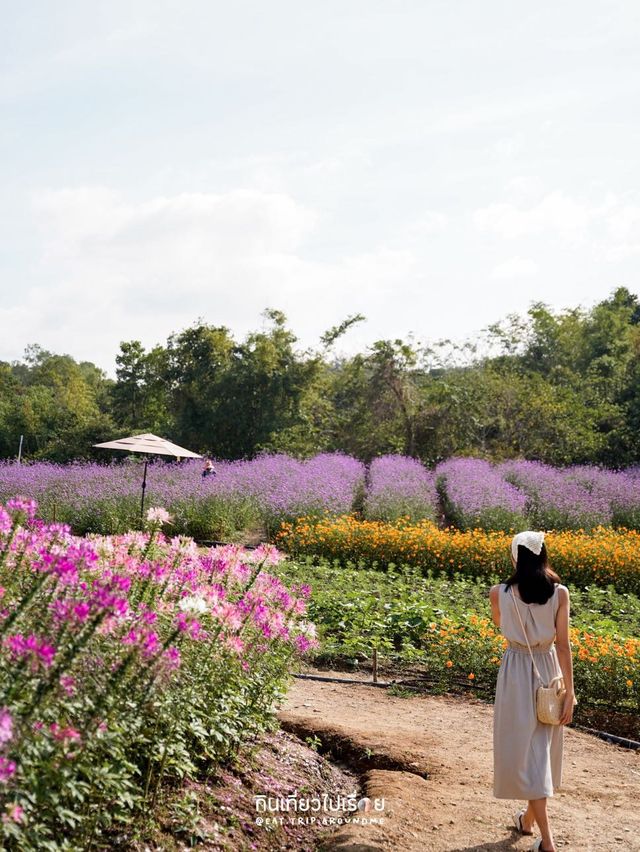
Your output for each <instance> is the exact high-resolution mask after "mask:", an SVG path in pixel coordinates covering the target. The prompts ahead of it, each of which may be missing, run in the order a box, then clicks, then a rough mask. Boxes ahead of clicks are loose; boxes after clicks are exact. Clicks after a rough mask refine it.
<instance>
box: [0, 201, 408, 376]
mask: <svg viewBox="0 0 640 852" xmlns="http://www.w3.org/2000/svg"><path fill="white" fill-rule="evenodd" d="M34 206H35V209H36V210H37V213H38V216H39V221H40V226H41V229H42V233H43V239H44V249H43V258H42V261H41V280H43V281H44V282H45V283H44V284H42V285H41V286H37V287H34V288H32V289H31V290H30V291H29V292H27V293H26V294H25V298H24V299H23V301H22V304H21V305H20V306H18V307H9V306H5V307H2V306H1V305H0V323H1V324H2V327H3V328H5V329H6V334H5V335H4V340H3V347H6V349H7V351H12V350H13V351H14V352H17V351H22V349H23V348H24V345H25V344H26V343H27V342H29V341H39V342H41V343H42V344H43V345H45V347H47V348H50V349H53V350H54V351H66V352H70V353H71V354H73V355H75V356H76V357H81V358H87V359H90V360H95V361H97V362H98V363H100V364H102V365H105V366H110V365H111V363H112V360H113V357H114V355H115V351H116V348H117V342H118V341H119V340H127V339H140V340H142V341H143V342H144V343H145V344H146V345H153V344H154V343H157V342H162V341H163V340H164V339H165V338H166V337H167V336H168V335H169V334H170V333H171V332H172V331H177V330H180V329H181V328H184V327H186V326H187V325H189V324H191V323H192V322H193V321H194V320H195V319H196V318H197V317H200V316H201V317H203V318H204V319H205V321H207V322H211V323H214V324H219V325H227V326H229V327H230V328H232V329H233V331H234V332H235V333H236V334H238V335H243V334H245V333H247V332H248V331H250V330H252V329H254V328H256V326H257V325H258V324H259V314H260V312H261V311H262V310H264V309H265V308H266V307H276V308H280V309H283V310H284V311H285V312H286V313H287V314H288V316H289V318H290V320H291V323H292V326H293V327H294V328H295V329H296V331H297V332H300V333H301V337H302V338H303V339H304V340H306V341H309V340H312V339H316V340H317V338H318V336H319V334H320V333H321V332H322V331H324V330H325V329H326V328H328V327H330V326H331V325H334V324H335V323H336V322H337V321H339V320H340V319H342V318H344V316H346V314H347V313H350V312H353V311H356V310H359V311H364V312H366V313H367V315H368V316H369V315H375V314H376V313H377V314H379V315H381V316H383V317H386V316H387V310H388V305H389V304H390V300H391V299H392V297H393V294H394V292H395V291H396V290H397V289H398V288H400V287H402V286H405V285H406V284H407V282H409V283H410V282H412V281H413V280H414V278H415V277H416V274H417V265H416V258H415V257H414V255H413V253H412V251H410V250H407V249H403V248H398V249H395V248H390V247H387V246H385V245H380V246H377V247H375V248H374V249H373V250H372V251H370V252H364V253H357V252H353V253H351V254H348V255H346V256H345V257H343V258H342V259H341V260H339V261H337V262H334V263H329V262H326V261H324V262H323V261H320V260H313V259H310V258H308V257H307V256H306V252H305V241H306V240H307V239H308V238H309V236H310V235H311V234H312V233H313V231H314V228H315V225H316V221H317V214H316V213H315V211H313V210H311V209H309V208H308V207H306V206H303V205H301V204H299V203H298V202H296V201H295V200H294V199H293V198H292V197H290V196H289V195H286V194H284V193H264V192H257V191H247V190H236V191H231V192H228V193H222V194H214V193H183V194H178V195H175V196H161V197H157V198H152V199H148V200H143V201H139V202H134V201H131V200H129V199H127V198H125V197H123V196H122V195H121V194H119V193H116V192H113V191H111V190H109V189H107V188H104V187H81V188H77V189H65V190H60V191H49V192H46V193H40V194H38V196H37V197H36V198H35V199H34ZM25 328H28V329H29V337H28V339H27V340H25V339H24V333H25V331H24V330H25Z"/></svg>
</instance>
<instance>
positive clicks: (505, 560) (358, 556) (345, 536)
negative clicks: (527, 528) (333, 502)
mask: <svg viewBox="0 0 640 852" xmlns="http://www.w3.org/2000/svg"><path fill="white" fill-rule="evenodd" d="M275 540H276V543H277V545H278V547H280V548H282V549H283V550H285V551H286V552H287V553H289V554H291V555H293V556H296V557H299V556H311V557H316V558H324V559H329V560H331V561H333V560H338V561H339V562H340V563H341V564H344V563H345V562H347V561H351V562H353V563H355V564H357V565H359V566H360V567H366V568H381V569H383V570H387V568H388V567H389V566H390V565H391V566H397V565H412V566H415V567H417V568H418V569H420V570H421V571H422V572H423V574H426V573H427V572H429V571H431V572H433V573H434V574H437V573H443V574H446V575H448V576H450V577H451V576H454V575H455V574H460V575H464V576H467V577H471V578H472V579H476V578H478V579H481V580H482V581H483V582H488V581H489V580H491V578H492V577H495V576H496V575H501V576H509V575H510V574H511V570H512V569H511V563H510V560H509V553H510V542H511V536H510V534H508V533H503V532H497V531H494V532H485V531H483V530H478V529H475V530H469V531H466V532H465V531H462V530H452V529H440V528H438V527H436V526H435V524H433V523H431V522H430V521H418V522H417V523H411V522H409V521H404V522H403V521H400V522H398V523H396V524H387V523H384V522H381V521H359V520H357V519H356V518H354V517H353V516H351V515H344V516H342V517H339V518H320V519H318V518H315V517H310V518H300V519H298V520H296V521H292V522H285V523H283V525H282V527H281V529H280V532H279V533H278V535H277V536H276V539H275ZM545 543H546V545H547V550H548V553H549V557H550V561H551V564H552V565H553V567H554V569H555V570H556V571H557V572H558V574H559V575H560V577H561V578H562V581H563V582H564V583H573V584H574V585H576V586H577V587H580V588H584V587H586V586H592V585H593V586H599V587H601V588H606V587H607V586H609V585H611V586H613V587H615V588H616V589H617V590H618V591H621V592H631V593H633V594H638V595H640V532H637V531H635V530H613V529H611V528H607V527H599V528H597V529H595V530H593V531H591V532H589V533H586V532H584V531H578V532H576V531H572V530H564V531H558V532H552V533H548V534H547V536H546V538H545Z"/></svg>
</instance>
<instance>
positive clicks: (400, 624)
mask: <svg viewBox="0 0 640 852" xmlns="http://www.w3.org/2000/svg"><path fill="white" fill-rule="evenodd" d="M277 571H278V572H279V574H280V576H281V577H282V578H283V580H284V581H285V582H287V583H295V582H298V581H299V580H300V579H301V578H304V579H305V581H307V582H309V583H310V584H311V587H312V593H311V596H310V598H309V601H308V607H309V617H310V618H311V619H313V621H314V623H315V625H316V626H317V629H318V638H319V641H320V644H319V646H318V647H317V648H316V649H315V650H314V651H313V654H314V656H315V659H316V660H317V661H318V662H325V663H330V664H332V665H336V664H340V663H349V664H350V665H354V664H359V665H363V666H365V667H366V666H367V665H369V666H370V665H371V660H372V651H373V649H374V648H375V649H376V650H377V652H378V660H379V661H382V664H383V665H385V664H387V665H388V664H391V665H393V666H394V669H395V667H398V668H399V670H400V673H402V671H403V670H404V671H405V672H406V675H407V676H408V677H410V678H413V677H416V675H418V674H420V675H422V676H423V677H424V678H425V680H426V683H427V684H428V686H429V688H430V689H434V688H436V689H440V690H447V689H451V688H454V687H460V686H462V687H464V686H465V685H466V686H470V687H473V688H474V689H476V690H479V691H480V692H481V693H483V694H484V695H486V696H487V697H488V698H490V699H492V698H493V696H494V694H495V684H496V677H497V673H498V667H499V664H500V660H501V658H502V654H503V652H504V649H505V647H506V642H505V639H504V637H503V636H502V635H501V633H500V631H499V629H498V628H496V626H495V624H494V623H493V621H492V619H491V607H490V603H489V599H488V588H489V586H490V585H491V584H492V583H494V582H495V583H497V582H501V581H503V580H505V579H506V578H507V577H508V575H509V572H504V573H496V574H495V575H493V576H489V577H487V578H486V579H485V578H484V577H482V578H480V577H478V578H475V579H474V578H473V577H468V576H465V575H464V574H462V573H453V574H452V575H451V576H450V577H445V576H444V575H442V574H438V575H434V574H433V573H432V572H431V571H428V572H427V575H426V576H425V575H423V574H422V572H421V571H420V570H419V569H417V568H410V567H403V568H392V569H390V570H389V571H387V572H381V571H371V570H366V569H362V568H356V567H355V566H354V565H353V564H352V563H351V567H350V563H348V562H340V563H336V564H334V563H331V562H328V561H326V560H323V561H321V562H320V563H319V564H318V563H317V562H312V561H311V560H310V559H309V560H303V559H302V560H299V561H297V562H289V561H288V562H283V563H281V564H280V565H279V566H278V568H277ZM568 587H569V591H570V595H571V610H572V611H571V625H572V626H571V628H570V634H571V636H570V638H571V644H572V650H573V670H574V682H575V689H576V694H577V696H578V699H579V706H578V708H577V711H576V712H577V716H576V720H577V721H579V718H578V717H580V718H582V719H583V722H584V721H585V720H586V719H587V718H589V714H588V713H587V712H586V711H590V712H591V711H594V710H604V711H613V714H614V715H615V722H614V721H612V720H610V724H611V725H614V724H615V726H616V728H617V729H619V730H620V731H621V732H622V733H624V735H626V736H632V737H633V738H635V739H638V738H639V737H640V639H639V638H637V637H639V636H640V598H638V597H637V596H635V595H631V594H624V593H623V594H621V593H618V592H616V591H615V590H614V589H612V588H609V589H599V588H597V587H593V586H591V587H590V588H588V589H582V588H577V587H576V586H574V585H573V584H571V583H570V584H569V586H568ZM607 730H610V731H612V730H613V727H611V726H610V727H608V728H607Z"/></svg>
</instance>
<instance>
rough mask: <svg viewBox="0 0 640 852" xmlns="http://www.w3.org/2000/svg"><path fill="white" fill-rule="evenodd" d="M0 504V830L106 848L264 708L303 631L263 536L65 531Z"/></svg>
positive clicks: (204, 767) (264, 721)
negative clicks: (231, 539)
mask: <svg viewBox="0 0 640 852" xmlns="http://www.w3.org/2000/svg"><path fill="white" fill-rule="evenodd" d="M34 512H35V504H34V503H33V502H31V501H26V500H16V501H12V502H10V503H8V504H7V505H6V507H2V506H0V596H1V600H2V609H1V612H0V663H1V665H0V812H1V813H2V820H1V821H0V838H1V839H0V846H1V847H2V849H7V850H12V849H16V850H17V849H20V850H51V851H52V852H54V851H55V850H84V849H88V848H91V849H102V848H104V849H111V848H114V846H115V845H117V844H116V843H115V840H116V834H115V833H116V832H117V833H119V834H120V836H121V837H122V833H123V832H126V831H127V826H129V825H130V823H131V822H132V820H133V819H134V818H135V817H136V814H140V813H143V812H144V813H147V814H148V813H149V812H151V811H153V808H154V805H155V803H156V801H157V798H158V794H159V792H160V791H161V790H162V789H163V788H164V787H165V786H166V784H167V783H173V784H175V783H176V781H179V780H180V779H183V780H184V779H189V778H194V777H196V776H198V775H199V774H201V773H205V772H209V771H211V770H212V768H215V766H216V765H218V764H220V763H221V762H224V761H226V760H227V759H228V758H229V757H230V755H233V754H234V753H235V752H237V750H238V749H239V748H240V746H241V744H242V743H243V742H244V741H245V740H246V738H247V737H251V736H252V734H254V733H256V732H258V731H260V730H262V729H264V728H265V726H267V725H270V724H271V723H272V721H273V710H272V704H273V701H274V698H276V697H278V696H280V695H282V694H283V690H284V686H285V684H286V682H287V679H288V674H287V672H288V670H289V667H290V665H291V660H292V658H294V657H296V656H297V655H299V654H300V653H302V652H304V651H306V650H307V649H309V648H311V647H313V645H314V642H315V639H314V629H313V627H312V625H310V624H309V622H308V621H306V620H305V618H304V615H305V609H306V598H307V596H308V594H309V589H308V587H306V586H300V585H297V586H294V587H292V588H287V587H285V586H284V585H283V583H282V581H281V580H280V579H279V578H278V577H277V576H276V575H274V574H273V573H272V570H273V566H274V565H275V563H276V562H277V561H278V560H279V558H280V557H279V555H278V553H277V552H276V551H275V549H274V548H272V547H271V546H265V547H262V548H260V549H257V550H255V551H253V552H252V553H246V552H244V551H242V550H240V549H239V548H234V547H227V548H219V549H214V550H210V551H208V552H207V553H206V554H202V553H201V552H199V550H198V548H197V547H196V546H195V544H194V542H193V541H192V540H188V539H184V538H174V539H172V540H167V539H166V538H164V537H163V535H162V533H161V532H160V525H161V524H162V523H163V521H165V520H166V513H165V512H164V510H161V509H156V510H150V512H149V523H150V525H151V530H150V531H148V532H138V533H130V534H126V535H123V536H117V537H111V538H108V537H95V538H90V539H82V538H76V537H73V536H71V535H70V533H69V530H68V528H65V527H64V526H62V525H59V524H56V525H54V524H50V525H47V524H45V523H43V522H41V521H39V520H37V519H36V518H35V517H34Z"/></svg>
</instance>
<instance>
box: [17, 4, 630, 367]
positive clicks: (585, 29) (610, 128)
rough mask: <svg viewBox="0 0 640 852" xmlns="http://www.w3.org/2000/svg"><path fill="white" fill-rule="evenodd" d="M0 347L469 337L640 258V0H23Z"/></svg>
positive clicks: (611, 281)
mask: <svg viewBox="0 0 640 852" xmlns="http://www.w3.org/2000/svg"><path fill="white" fill-rule="evenodd" d="M0 8H1V9H2V18H3V26H2V28H0V186H1V187H2V192H0V360H6V361H12V360H14V359H19V358H20V357H21V356H22V354H23V352H24V349H25V347H26V346H27V345H28V344H31V343H38V344H40V345H41V346H43V347H44V348H45V349H49V350H51V351H54V352H58V353H68V354H70V355H73V356H74V357H75V358H78V359H80V360H91V361H93V362H95V363H97V364H99V365H100V366H101V367H102V368H103V369H105V370H107V372H109V373H110V374H112V373H113V370H114V359H115V355H116V353H117V351H118V347H119V344H120V341H123V340H140V341H142V342H143V344H144V345H145V346H153V345H155V344H156V343H164V342H165V341H166V339H167V337H168V336H169V335H170V334H171V333H172V332H176V331H180V330H182V329H184V328H186V327H187V326H189V325H191V324H192V323H194V322H196V321H199V320H204V321H205V322H207V323H211V324H213V325H217V326H221V325H222V326H226V327H228V328H229V329H231V330H232V331H233V332H234V334H236V335H237V336H238V337H239V338H243V337H244V336H245V335H246V334H247V333H249V332H250V331H254V330H260V329H262V328H263V327H264V326H265V322H266V321H265V319H264V318H263V316H262V314H263V311H264V310H265V309H266V308H275V309H278V310H281V311H283V312H284V313H285V314H286V316H287V317H288V320H289V323H290V325H291V327H292V329H293V330H294V332H295V333H296V334H297V336H298V339H299V345H300V347H301V348H303V347H312V346H314V345H317V343H318V340H319V337H320V335H321V334H322V333H323V332H324V331H326V330H327V329H328V328H330V327H332V326H334V325H337V324H338V323H339V322H341V321H342V320H343V319H344V318H345V317H347V316H348V315H351V314H355V313H362V314H364V316H365V317H366V322H364V323H361V324H358V325H357V326H355V327H354V328H353V329H352V330H351V331H350V332H349V333H348V334H347V336H345V337H344V338H343V340H342V341H341V343H340V346H341V347H342V349H343V350H344V351H357V350H363V349H364V348H365V347H366V346H368V345H370V344H371V343H372V342H373V341H375V340H379V339H388V338H394V339H395V338H407V337H408V336H409V335H413V337H414V339H415V340H416V341H419V342H425V343H426V342H431V341H434V340H438V339H441V338H452V339H454V340H464V339H467V338H469V337H473V336H474V335H476V334H477V333H478V332H479V331H480V330H481V329H482V328H484V327H486V326H487V325H488V324H489V323H492V322H494V321H496V320H498V319H500V318H502V317H505V316H507V315H509V314H511V313H520V314H522V313H524V312H526V310H527V309H528V308H529V307H530V305H531V304H532V303H533V302H539V301H541V302H544V303H546V304H547V305H549V306H550V307H551V308H553V309H555V310H562V309H565V308H569V307H575V306H578V305H581V306H583V307H584V308H585V309H588V308H589V307H591V306H592V305H593V304H595V303H596V302H598V301H601V300H602V299H605V298H607V297H608V296H609V295H610V293H611V292H612V291H613V290H614V289H615V288H616V287H617V286H626V287H628V288H629V289H630V290H631V291H633V292H636V293H637V292H638V282H639V275H638V273H639V271H640V184H639V177H640V175H639V163H640V158H639V157H638V151H639V150H640V110H639V109H638V103H639V97H638V96H639V94H640V59H639V55H638V39H639V37H640V4H638V3H637V2H636V0H603V2H595V0H563V2H562V3H558V2H557V0H553V2H549V0H539V2H536V3H524V2H520V3H514V2H513V0H483V2H481V3H480V2H477V0H322V2H320V0H305V2H300V0H269V2H268V3H264V2H257V0H254V2H246V0H234V2H233V3H229V2H224V3H223V2H218V0H176V2H173V0H126V2H121V0H110V2H109V3H104V2H98V0H56V2H55V3H52V2H50V0H41V2H37V0H23V2H21V3H10V2H8V0H4V2H2V3H1V4H0Z"/></svg>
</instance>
